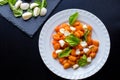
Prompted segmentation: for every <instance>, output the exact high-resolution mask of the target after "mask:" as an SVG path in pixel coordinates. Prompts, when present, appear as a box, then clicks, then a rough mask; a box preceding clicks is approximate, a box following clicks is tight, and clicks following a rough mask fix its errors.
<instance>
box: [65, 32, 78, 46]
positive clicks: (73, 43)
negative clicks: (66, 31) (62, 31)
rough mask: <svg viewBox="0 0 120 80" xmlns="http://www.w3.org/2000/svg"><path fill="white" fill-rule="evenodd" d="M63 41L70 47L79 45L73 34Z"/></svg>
mask: <svg viewBox="0 0 120 80" xmlns="http://www.w3.org/2000/svg"><path fill="white" fill-rule="evenodd" d="M65 41H66V42H67V43H69V45H70V46H72V47H74V46H76V45H78V44H79V43H80V39H79V38H78V37H76V36H74V35H73V34H70V35H69V36H67V37H66V38H65Z"/></svg>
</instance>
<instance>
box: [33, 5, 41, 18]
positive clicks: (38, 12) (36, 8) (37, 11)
mask: <svg viewBox="0 0 120 80" xmlns="http://www.w3.org/2000/svg"><path fill="white" fill-rule="evenodd" d="M39 14H40V8H39V7H35V8H34V10H33V15H34V16H35V17H37V16H38V15H39Z"/></svg>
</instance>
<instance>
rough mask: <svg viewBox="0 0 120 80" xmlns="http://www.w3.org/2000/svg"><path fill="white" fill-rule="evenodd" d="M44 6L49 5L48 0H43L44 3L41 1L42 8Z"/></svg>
mask: <svg viewBox="0 0 120 80" xmlns="http://www.w3.org/2000/svg"><path fill="white" fill-rule="evenodd" d="M43 7H45V8H46V7H47V1H46V0H42V3H41V8H43Z"/></svg>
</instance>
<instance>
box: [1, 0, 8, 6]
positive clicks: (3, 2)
mask: <svg viewBox="0 0 120 80" xmlns="http://www.w3.org/2000/svg"><path fill="white" fill-rule="evenodd" d="M7 3H8V0H0V6H2V5H5V4H7Z"/></svg>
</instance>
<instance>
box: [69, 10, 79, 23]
mask: <svg viewBox="0 0 120 80" xmlns="http://www.w3.org/2000/svg"><path fill="white" fill-rule="evenodd" d="M78 15H79V13H78V12H76V13H74V14H72V15H71V16H70V17H69V24H70V25H73V24H74V22H75V21H76V20H77V18H78Z"/></svg>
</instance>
